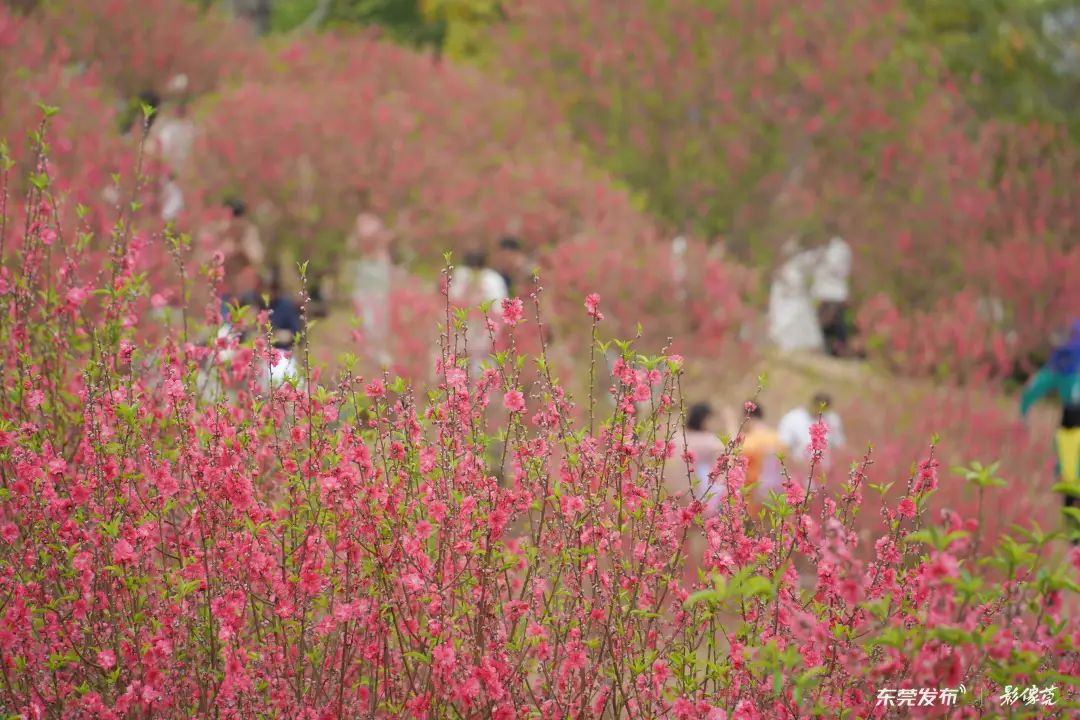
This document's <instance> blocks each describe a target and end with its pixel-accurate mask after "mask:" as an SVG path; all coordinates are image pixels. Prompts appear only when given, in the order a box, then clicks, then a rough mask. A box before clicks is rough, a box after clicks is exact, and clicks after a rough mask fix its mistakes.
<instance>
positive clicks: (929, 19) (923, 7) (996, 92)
mask: <svg viewBox="0 0 1080 720" xmlns="http://www.w3.org/2000/svg"><path fill="white" fill-rule="evenodd" d="M907 4H908V7H909V8H910V10H911V12H912V15H913V16H914V17H915V19H916V20H917V22H916V23H915V24H914V28H915V31H914V32H913V33H912V36H911V41H912V43H913V45H912V48H913V49H918V50H919V51H922V52H940V53H941V56H942V58H943V59H944V61H945V62H946V63H947V65H948V67H949V69H950V70H951V71H952V73H953V74H954V76H955V77H956V78H957V80H958V81H959V82H960V83H961V86H962V89H963V90H964V92H965V94H966V96H967V97H968V99H969V100H970V101H971V103H972V104H973V105H974V107H975V108H976V109H977V110H978V111H979V112H980V113H981V114H982V115H984V116H993V117H1005V118H1010V119H1020V120H1027V119H1033V118H1035V119H1040V120H1049V121H1052V122H1057V123H1066V124H1068V125H1070V128H1071V129H1072V130H1073V131H1074V132H1076V131H1077V130H1080V123H1078V122H1077V118H1076V117H1075V114H1074V113H1073V112H1072V108H1073V107H1075V103H1076V101H1077V100H1078V99H1080V2H1077V0H907Z"/></svg>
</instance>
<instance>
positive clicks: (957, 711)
mask: <svg viewBox="0 0 1080 720" xmlns="http://www.w3.org/2000/svg"><path fill="white" fill-rule="evenodd" d="M52 199H53V198H51V197H50V195H49V194H48V191H47V189H44V190H39V189H34V190H32V191H31V193H30V194H29V196H28V198H27V210H26V212H27V216H28V220H29V222H28V223H27V225H26V226H25V227H24V228H20V229H16V228H11V227H9V226H4V231H5V232H7V233H8V236H7V240H8V242H6V243H5V244H4V245H3V256H2V260H3V266H2V268H0V280H2V282H3V283H4V292H3V293H0V343H2V346H3V352H2V354H0V374H2V376H3V378H4V382H3V393H2V394H0V597H2V598H3V602H2V604H0V675H2V680H3V681H2V685H0V708H3V710H4V711H5V712H6V713H8V714H11V715H17V716H25V717H30V718H46V717H72V716H79V717H89V718H118V717H122V716H149V715H155V716H158V717H177V718H179V717H211V716H213V717H227V718H242V717H266V716H273V717H295V718H329V717H374V718H384V717H385V718H389V717H409V718H438V717H447V716H461V717H493V718H557V717H558V718H562V717H568V716H569V717H598V718H616V717H624V718H625V717H669V718H680V719H681V718H695V717H698V718H700V717H706V718H766V717H768V718H774V717H780V718H801V717H808V716H818V717H835V716H839V715H841V714H842V713H845V712H846V713H850V714H852V715H855V716H862V717H886V716H888V715H889V714H890V713H895V709H893V708H889V707H886V706H883V705H880V704H879V702H878V701H877V697H878V689H879V688H917V687H925V686H931V687H939V686H941V685H943V684H947V685H948V686H951V687H953V688H954V689H957V690H958V693H959V695H958V705H959V707H944V706H939V707H937V708H932V709H930V710H928V713H929V714H936V715H939V716H945V715H948V716H952V717H955V716H957V715H961V716H967V717H979V716H983V715H985V714H987V713H996V712H1000V711H1001V710H1002V706H1001V701H1000V699H999V695H1000V693H1001V688H1002V687H1003V686H1005V685H1006V684H1008V685H1012V686H1019V685H1024V686H1027V685H1029V684H1038V685H1040V686H1051V685H1053V686H1055V690H1054V695H1053V699H1054V702H1055V704H1056V706H1055V709H1056V710H1057V711H1065V712H1068V711H1069V710H1070V709H1075V707H1076V704H1077V703H1076V698H1075V697H1074V693H1075V690H1074V687H1075V686H1074V685H1072V684H1071V683H1072V679H1073V678H1075V676H1077V674H1078V671H1080V667H1078V665H1080V658H1078V655H1077V640H1078V638H1080V627H1078V626H1077V624H1076V620H1075V617H1076V613H1075V608H1076V593H1077V591H1080V586H1078V585H1077V583H1076V577H1077V572H1078V566H1080V556H1078V555H1077V554H1076V553H1075V552H1074V553H1073V554H1072V555H1070V556H1069V557H1070V559H1071V560H1072V562H1071V563H1070V562H1066V561H1065V560H1064V558H1062V557H1061V555H1060V553H1059V552H1058V551H1057V546H1056V545H1055V543H1054V540H1053V537H1052V535H1048V534H1047V532H1046V529H1040V528H1038V527H1031V528H1028V529H1026V530H1023V531H1020V532H1019V534H1016V535H1014V536H1012V537H1009V538H1005V539H1003V540H1002V541H1001V542H1000V544H998V545H997V547H988V546H987V545H986V544H985V543H984V539H982V538H980V536H979V534H978V528H979V526H980V523H981V522H982V521H983V518H981V517H978V516H975V517H971V518H960V517H957V516H955V515H950V516H947V517H945V518H942V519H941V521H940V522H939V520H938V517H937V516H936V513H934V512H933V511H932V508H933V507H934V504H935V492H936V491H937V490H938V486H939V483H940V482H941V479H940V468H939V462H938V460H937V458H936V455H935V451H934V450H933V449H932V448H931V449H930V450H929V454H925V452H926V451H924V454H923V457H922V459H921V460H918V462H917V467H916V469H915V470H914V471H913V472H912V474H911V475H910V476H908V475H907V474H906V473H903V472H900V471H898V470H897V469H896V468H894V467H878V468H872V467H871V466H870V463H869V462H868V461H864V462H861V463H857V464H855V465H854V466H853V467H852V470H851V472H850V474H849V475H848V477H847V478H846V480H845V481H844V483H843V484H842V486H840V487H838V488H835V489H831V490H830V491H829V492H828V493H823V491H822V490H821V487H820V483H809V482H808V479H809V478H810V477H814V476H815V475H816V472H817V468H818V465H819V463H820V462H821V459H822V452H823V450H824V448H825V445H826V442H827V428H826V427H825V426H824V425H822V424H819V425H817V426H815V428H814V431H813V441H812V455H811V457H810V458H808V460H809V462H810V471H809V472H810V475H809V476H808V477H806V478H804V477H799V476H793V477H787V478H786V479H785V482H784V485H783V488H782V492H780V493H779V494H777V495H774V496H773V497H772V498H771V500H769V501H768V502H767V503H766V510H764V511H763V513H762V514H761V515H760V516H756V517H752V516H750V515H749V513H748V512H747V511H746V499H745V497H744V493H745V492H748V491H749V489H748V488H746V487H745V478H746V472H745V461H744V460H743V459H742V458H741V457H740V451H739V442H738V440H737V439H736V441H735V442H733V443H732V444H731V445H730V446H729V447H728V448H727V450H726V451H725V452H724V453H723V454H722V456H721V457H720V458H719V459H718V460H717V462H716V464H715V465H714V467H713V468H712V471H711V472H710V473H709V478H708V483H706V484H704V485H702V484H699V483H698V482H696V481H695V482H694V483H693V484H691V483H690V481H689V478H690V477H691V475H692V472H691V468H693V467H694V465H695V463H694V458H693V457H692V453H691V452H690V451H689V450H688V449H687V444H686V440H685V438H684V435H683V431H682V429H681V427H682V423H681V415H682V409H681V408H682V401H681V399H680V395H679V384H680V374H681V367H682V359H681V358H680V357H678V356H675V355H670V354H668V355H660V356H650V355H646V354H639V353H637V352H635V351H634V350H633V349H632V348H631V347H630V346H627V348H626V350H625V351H621V355H622V357H621V359H620V360H619V361H618V362H617V363H615V369H614V383H613V386H612V388H611V390H612V394H613V399H614V408H615V409H614V410H610V411H609V410H607V409H606V407H604V406H600V405H598V404H596V403H595V402H594V401H593V400H592V396H591V394H590V395H588V396H585V397H581V398H578V399H577V400H575V399H573V398H571V397H569V396H568V395H567V394H566V392H565V391H563V390H562V389H561V388H560V386H559V385H558V383H556V382H555V381H554V378H553V376H552V375H551V374H550V372H549V371H548V370H546V368H547V364H546V360H545V357H544V356H543V355H541V356H540V357H539V358H536V361H537V362H538V363H539V369H540V370H541V372H540V373H539V375H538V376H537V378H536V380H535V381H534V382H532V383H529V384H522V383H521V382H520V378H521V376H520V374H519V373H520V372H521V369H520V368H521V364H523V363H524V358H516V357H514V355H513V354H512V353H508V354H505V355H499V356H496V357H493V358H492V359H491V360H490V361H489V363H488V366H487V367H486V368H484V369H482V372H480V373H476V372H473V371H472V370H471V369H470V367H469V363H468V361H467V360H466V358H465V355H466V353H465V349H464V348H463V347H462V344H461V335H460V331H461V330H463V329H464V328H463V327H462V325H461V324H462V323H463V322H464V320H463V318H464V315H462V316H461V318H454V317H448V319H447V322H446V325H445V330H444V332H443V333H442V337H441V339H440V341H439V344H438V348H439V353H438V359H437V361H436V364H435V368H434V369H435V374H436V376H437V378H438V385H437V387H436V388H435V389H434V390H433V391H432V392H430V393H428V394H427V396H426V397H423V398H421V397H417V396H416V395H415V394H414V393H412V392H411V391H410V382H409V381H408V380H407V379H401V378H394V377H391V376H385V377H375V378H368V379H363V378H360V377H356V376H355V375H353V374H351V373H349V372H345V373H343V374H342V375H341V376H340V377H339V378H338V379H337V381H336V382H335V383H330V384H324V383H323V382H321V381H319V380H318V378H317V377H315V376H313V375H311V374H308V373H305V377H304V381H303V382H300V383H286V384H284V385H280V386H276V387H268V386H266V385H264V384H263V383H261V382H260V378H261V376H262V372H263V370H264V369H265V368H266V367H267V365H268V364H269V363H271V362H272V361H273V357H272V355H273V351H272V350H271V349H269V348H268V346H267V344H266V342H265V341H264V340H263V339H262V338H261V336H260V335H258V334H257V335H256V339H255V340H254V341H253V342H252V343H251V344H249V345H246V346H237V345H236V343H235V340H226V339H215V340H213V341H212V342H210V343H208V344H198V343H197V342H196V339H197V337H198V336H197V334H196V333H195V332H194V330H196V328H195V327H194V326H195V325H196V324H197V322H196V320H197V318H198V316H199V312H198V308H188V309H187V314H186V315H185V316H184V317H183V318H182V320H178V321H177V322H176V324H175V326H174V327H173V329H172V331H171V332H170V333H168V334H167V335H166V337H165V338H164V339H163V340H161V341H160V342H154V343H149V342H147V341H145V340H143V339H141V338H140V335H139V332H138V330H139V325H140V324H141V323H142V322H143V320H142V319H143V318H144V317H145V315H146V309H147V307H148V305H150V304H153V303H152V301H148V300H147V298H146V294H147V292H146V289H145V287H144V283H143V280H142V276H141V268H142V267H143V263H144V257H143V256H142V250H143V248H144V247H146V246H147V245H146V244H145V243H143V242H139V241H138V238H136V237H134V236H133V235H131V234H130V233H128V232H124V231H123V228H121V231H120V232H117V233H115V234H114V235H113V236H112V237H111V241H110V253H109V255H108V257H107V259H106V260H105V262H104V264H102V265H101V266H100V267H88V266H87V264H88V263H93V262H95V260H94V259H93V258H88V257H87V256H85V255H83V254H81V253H80V252H79V249H78V246H77V245H76V244H74V243H73V242H71V241H70V240H69V238H68V237H67V235H66V234H65V228H63V227H61V226H59V224H58V223H57V216H56V214H55V210H54V205H53V203H52ZM158 241H159V239H158V238H153V239H151V240H150V243H153V242H158ZM54 253H55V254H54ZM56 255H61V256H62V258H63V260H62V264H61V267H63V268H64V271H63V272H46V270H47V268H49V267H50V265H49V263H50V262H54V261H55V259H56ZM97 270H100V273H96V272H93V271H97ZM87 273H90V274H89V275H88V274H87ZM211 275H213V273H211ZM89 276H93V277H97V278H98V281H97V282H96V283H95V284H92V285H81V284H77V283H79V282H80V281H78V280H77V278H79V277H89ZM497 312H498V318H499V322H501V323H502V324H503V326H504V327H505V330H506V332H508V333H511V334H512V333H515V332H518V331H519V330H522V329H523V325H522V323H529V322H534V321H535V317H536V314H535V312H534V313H531V314H530V318H531V319H526V314H525V313H524V308H523V307H521V306H517V305H516V304H513V303H510V304H507V305H506V306H504V307H503V308H501V309H500V311H497ZM579 312H580V313H581V314H582V315H584V316H587V317H588V318H589V322H590V323H591V324H592V326H593V331H592V332H593V333H594V334H595V333H596V332H597V331H598V328H599V327H601V326H602V323H604V322H606V320H605V317H606V316H605V305H604V302H603V299H602V297H600V296H597V295H590V296H589V297H588V298H587V299H586V300H585V303H584V307H581V308H580V310H579ZM212 314H213V313H212ZM262 320H263V321H265V317H264V318H262ZM206 377H215V378H216V379H217V381H218V383H219V385H220V387H221V389H222V390H223V392H220V393H216V394H215V395H214V396H213V397H210V396H208V395H207V394H206V393H204V392H201V390H202V388H201V386H200V382H202V381H203V380H205V378H206ZM527 398H528V399H529V400H530V401H531V402H532V403H535V405H536V406H537V407H538V409H537V410H535V411H532V410H528V409H527V408H528V406H529V403H527V402H526V399H527ZM575 406H580V413H578V412H575ZM496 409H498V410H499V412H497V413H495V412H489V410H496ZM526 413H528V415H526ZM576 416H580V420H578V419H576ZM494 417H498V418H500V422H499V425H498V426H490V425H489V424H488V423H489V419H490V418H494ZM871 472H872V473H873V474H875V475H877V477H876V478H874V479H876V480H877V481H878V482H879V483H886V484H888V483H894V482H895V483H897V485H898V487H900V488H902V497H901V498H900V500H899V501H898V502H896V503H892V502H886V503H880V502H879V501H877V500H876V499H875V497H876V495H877V490H875V486H873V485H871V484H870V482H871ZM1008 481H1012V482H1015V481H1016V479H1015V478H1009V479H1008ZM970 482H971V483H972V485H974V486H977V487H979V488H982V489H984V490H985V491H986V492H993V491H994V486H996V485H999V484H1000V483H1002V482H1005V481H1003V480H1001V479H999V478H997V477H996V476H995V474H994V473H993V472H992V471H985V470H980V469H979V468H972V470H971V472H970ZM721 490H723V491H724V492H721ZM812 507H813V508H815V509H813V510H811V508H812ZM817 508H820V509H817ZM860 514H862V515H870V516H874V517H876V518H877V521H876V523H875V524H874V525H873V532H872V534H871V536H870V537H869V538H867V539H861V538H860V536H859V535H858V534H857V533H855V532H853V530H852V526H853V522H854V520H855V518H856V517H857V516H858V515H860ZM870 548H872V550H871V549H870ZM864 551H865V552H864ZM961 685H962V686H963V690H962V691H960V690H959V688H960V686H961Z"/></svg>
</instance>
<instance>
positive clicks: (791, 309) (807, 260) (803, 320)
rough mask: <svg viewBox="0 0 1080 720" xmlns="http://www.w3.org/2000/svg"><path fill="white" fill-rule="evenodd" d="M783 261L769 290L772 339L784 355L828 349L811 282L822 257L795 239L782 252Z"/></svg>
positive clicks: (770, 338) (770, 332)
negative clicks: (811, 293) (815, 267)
mask: <svg viewBox="0 0 1080 720" xmlns="http://www.w3.org/2000/svg"><path fill="white" fill-rule="evenodd" d="M781 258H782V259H783V262H782V263H781V265H780V267H779V268H778V269H777V270H776V272H775V274H774V276H773V281H772V285H771V286H770V288H769V313H768V315H769V340H771V341H772V343H773V344H774V345H776V346H777V347H778V348H779V349H780V350H781V351H782V352H792V351H797V350H813V351H820V350H822V349H823V348H824V347H825V338H824V336H823V335H822V332H821V325H820V321H819V320H818V316H817V312H816V311H815V310H814V304H813V302H812V300H811V296H810V290H809V282H810V275H811V273H812V272H813V269H814V266H815V265H816V264H817V262H818V256H817V254H815V253H814V252H812V251H805V250H803V249H802V246H801V244H800V243H799V241H798V240H796V239H792V240H789V241H788V242H787V243H785V244H784V247H783V248H782V250H781Z"/></svg>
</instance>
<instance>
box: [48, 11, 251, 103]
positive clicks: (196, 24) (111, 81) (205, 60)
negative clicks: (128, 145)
mask: <svg viewBox="0 0 1080 720" xmlns="http://www.w3.org/2000/svg"><path fill="white" fill-rule="evenodd" d="M46 5H47V7H46V8H45V10H44V13H43V15H44V18H45V22H46V24H47V26H48V28H49V30H50V32H51V33H53V34H54V35H55V36H58V37H60V38H62V39H63V40H64V41H65V42H66V43H67V44H68V46H69V47H70V48H71V50H72V52H73V54H74V57H75V58H76V59H79V60H82V61H84V62H87V63H92V64H94V65H96V66H97V67H98V70H99V72H100V74H101V77H102V80H103V82H104V83H105V84H106V85H107V86H108V87H110V88H112V89H113V90H115V91H116V92H117V94H118V95H119V97H120V98H123V99H125V100H126V99H128V98H133V97H135V96H136V95H138V94H139V93H141V92H143V91H146V90H155V91H157V92H159V93H161V92H164V91H165V90H166V88H167V85H168V83H169V81H170V80H171V79H172V78H173V77H174V76H176V75H180V74H183V75H185V76H186V77H187V80H188V84H187V88H186V91H187V92H190V93H193V94H195V95H200V94H203V93H206V92H211V91H213V90H215V89H217V88H218V87H219V86H220V85H221V84H222V83H223V81H225V80H228V79H230V78H235V77H237V76H238V75H239V74H240V73H241V72H242V71H244V70H248V69H249V66H250V64H251V63H253V62H257V60H258V58H257V55H256V52H255V51H256V43H255V38H254V34H253V33H252V32H251V31H250V30H249V29H247V28H245V27H244V26H243V25H241V24H240V23H237V22H233V21H231V20H230V19H228V18H227V17H226V16H224V15H223V14H220V13H218V12H216V11H211V12H202V11H200V9H199V7H198V5H197V4H196V3H191V2H184V1H183V0H59V1H58V2H49V3H47V4H46Z"/></svg>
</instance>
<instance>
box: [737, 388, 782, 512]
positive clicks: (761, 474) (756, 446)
mask: <svg viewBox="0 0 1080 720" xmlns="http://www.w3.org/2000/svg"><path fill="white" fill-rule="evenodd" d="M751 406H752V408H753V409H752V410H750V412H749V414H748V417H747V419H746V425H745V426H744V429H743V443H742V455H743V457H745V458H746V463H747V466H746V486H747V488H748V492H747V495H746V505H747V508H748V510H749V512H750V514H751V515H752V516H756V515H757V513H758V510H760V509H761V505H762V502H763V501H764V500H766V499H768V497H769V493H770V492H780V487H781V484H782V483H783V476H782V474H781V467H780V459H779V457H778V455H779V454H780V453H782V452H785V451H786V450H787V449H788V448H787V446H786V445H785V444H784V441H783V440H781V439H780V434H779V433H778V432H776V430H774V429H773V428H771V427H769V425H768V424H767V423H766V422H765V411H764V410H762V408H761V406H760V405H758V404H756V403H752V404H751Z"/></svg>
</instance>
